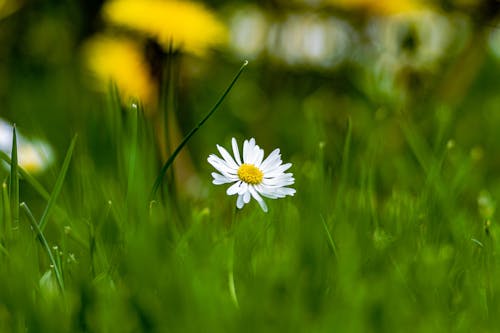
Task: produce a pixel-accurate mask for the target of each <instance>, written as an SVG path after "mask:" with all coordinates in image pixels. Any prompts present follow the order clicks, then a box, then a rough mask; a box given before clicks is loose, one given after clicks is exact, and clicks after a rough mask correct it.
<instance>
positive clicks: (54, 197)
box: [40, 135, 77, 231]
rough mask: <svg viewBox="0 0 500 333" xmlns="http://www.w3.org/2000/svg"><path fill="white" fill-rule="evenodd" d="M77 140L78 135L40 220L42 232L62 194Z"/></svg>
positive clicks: (68, 152) (69, 149)
mask: <svg viewBox="0 0 500 333" xmlns="http://www.w3.org/2000/svg"><path fill="white" fill-rule="evenodd" d="M76 139H77V135H75V136H74V137H73V140H71V144H70V146H69V148H68V151H67V153H66V157H65V158H64V162H63V165H62V168H61V171H60V172H59V176H58V177H57V181H56V184H55V185H54V189H53V191H52V195H51V196H50V198H49V202H48V203H47V207H45V211H44V212H43V215H42V217H41V218H40V230H41V231H43V230H44V228H45V225H46V224H47V221H48V218H49V216H50V213H51V212H52V209H53V208H54V206H55V204H56V201H57V197H58V196H59V194H60V193H61V189H62V186H63V183H64V178H65V177H66V173H67V172H68V167H69V163H70V162H71V156H72V155H73V150H74V149H75V144H76Z"/></svg>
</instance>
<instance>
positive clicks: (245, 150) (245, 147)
mask: <svg viewBox="0 0 500 333" xmlns="http://www.w3.org/2000/svg"><path fill="white" fill-rule="evenodd" d="M249 152H250V151H249V149H248V140H245V141H243V163H247V161H248V155H249Z"/></svg>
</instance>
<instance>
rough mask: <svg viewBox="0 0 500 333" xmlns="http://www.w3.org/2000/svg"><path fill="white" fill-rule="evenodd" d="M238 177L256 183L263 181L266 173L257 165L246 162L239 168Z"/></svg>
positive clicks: (246, 181) (249, 182)
mask: <svg viewBox="0 0 500 333" xmlns="http://www.w3.org/2000/svg"><path fill="white" fill-rule="evenodd" d="M238 177H240V179H241V180H242V181H244V182H245V183H248V184H252V185H256V184H260V183H261V182H262V178H264V174H263V173H262V171H260V169H259V168H257V167H256V166H255V165H252V164H246V163H244V164H242V165H240V167H239V169H238Z"/></svg>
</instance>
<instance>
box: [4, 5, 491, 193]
mask: <svg viewBox="0 0 500 333" xmlns="http://www.w3.org/2000/svg"><path fill="white" fill-rule="evenodd" d="M167 2H168V3H169V4H170V5H171V6H172V7H171V8H166V9H165V12H162V10H163V9H162V8H159V7H154V6H158V1H156V2H155V1H149V2H148V1H146V2H143V5H142V7H141V5H139V6H138V7H137V8H132V7H133V6H132V5H131V3H134V1H108V2H105V1H99V0H89V1H69V0H65V1H63V0H60V1H55V0H50V1H49V0H44V1H42V0H2V1H0V45H1V47H0V116H1V117H2V118H3V119H4V120H6V121H7V122H10V123H17V125H18V129H19V131H20V132H21V133H23V134H24V135H25V136H26V137H28V138H38V139H40V140H44V141H46V142H47V143H48V144H50V145H51V146H52V147H53V151H51V154H55V157H56V161H60V160H61V155H62V154H64V153H63V152H64V150H65V149H66V147H67V145H68V143H69V141H70V138H71V137H72V136H73V134H74V133H79V134H80V135H82V136H83V138H84V139H83V140H84V142H85V141H86V142H87V143H88V147H89V148H88V149H89V152H90V153H91V154H93V155H92V156H93V158H94V159H96V160H97V161H99V158H102V159H103V160H102V161H100V162H98V163H105V160H106V158H107V156H108V154H107V149H109V148H110V147H107V146H106V140H108V139H110V138H109V137H108V135H107V134H106V133H105V132H106V131H107V130H106V128H105V126H103V125H102V121H103V119H105V118H106V113H107V112H109V110H108V104H106V96H105V93H106V91H108V90H109V89H108V88H109V82H110V81H113V82H115V83H116V85H117V87H118V90H119V91H120V93H121V96H122V102H123V104H124V105H127V103H128V104H130V101H131V100H132V99H133V98H135V99H139V100H140V101H141V103H142V104H143V106H144V113H145V115H146V117H149V118H148V119H150V120H151V123H153V124H154V123H158V122H161V121H162V118H161V116H158V114H161V113H162V112H160V111H158V110H165V109H167V108H170V109H172V110H173V111H172V117H173V122H171V123H174V124H176V126H175V127H176V128H173V129H172V128H167V129H166V131H167V132H175V131H177V132H178V134H177V137H179V136H182V134H183V133H187V131H189V129H191V128H192V127H193V125H194V124H195V123H196V122H197V121H198V120H199V119H200V118H201V117H202V116H203V115H204V114H205V112H206V111H207V110H208V109H209V108H210V106H212V105H213V103H214V102H215V101H216V100H217V98H218V97H219V96H220V94H221V93H222V91H223V90H224V89H225V87H226V86H227V84H228V83H229V81H230V79H231V78H232V77H233V75H234V73H235V71H236V70H237V69H238V68H239V66H240V65H241V64H242V62H243V61H244V60H245V59H248V60H249V61H250V65H249V67H248V69H247V70H246V72H245V73H244V76H242V78H241V79H240V81H239V82H238V83H237V85H236V86H235V88H234V90H233V91H232V92H231V94H230V95H229V97H228V99H227V100H226V101H225V102H224V104H223V107H222V109H221V110H219V112H218V113H217V114H216V115H215V116H214V117H213V118H212V119H211V120H210V121H209V122H208V123H207V125H205V127H204V128H202V130H201V131H200V132H199V133H198V134H197V135H196V136H195V137H194V139H193V140H192V142H191V143H190V144H189V152H190V155H189V156H187V157H186V158H185V159H186V161H187V162H186V163H185V164H183V165H184V166H185V167H186V168H187V169H189V170H191V171H189V173H196V171H200V170H203V172H205V173H206V171H207V170H208V167H207V166H206V163H205V159H206V156H207V154H208V153H209V152H211V151H212V150H213V147H214V144H215V143H223V142H228V138H230V137H231V136H237V137H239V138H246V137H251V136H254V137H256V138H257V140H258V141H259V142H261V145H262V146H263V147H264V148H265V149H266V151H270V150H271V149H272V148H274V147H275V146H280V147H282V150H283V151H284V152H285V156H287V157H289V158H291V159H292V160H295V161H301V164H302V165H303V168H305V169H304V170H305V172H306V171H307V170H306V169H307V161H308V160H310V159H311V158H312V156H313V155H314V154H316V148H317V147H318V145H321V146H322V147H324V149H325V150H324V151H325V152H326V153H325V161H326V164H327V165H329V166H331V168H332V169H333V170H335V167H337V166H338V163H339V157H340V156H341V152H342V146H343V142H344V138H345V136H346V133H347V128H348V123H349V122H350V123H351V124H352V135H353V145H354V149H355V151H356V152H357V154H359V155H360V156H361V155H362V154H363V152H364V151H372V150H373V148H374V147H376V151H377V153H376V156H375V159H374V163H375V164H376V165H377V166H379V167H380V168H378V170H380V171H378V173H379V174H377V175H376V176H377V180H378V185H379V186H378V187H377V190H379V191H381V193H382V194H383V192H384V191H390V190H391V188H392V187H393V185H394V183H395V181H396V180H395V179H394V178H395V177H398V178H400V179H401V181H402V182H403V183H404V184H403V186H405V185H408V186H410V188H411V186H412V185H415V184H417V185H418V183H419V181H420V180H419V179H418V177H416V176H415V177H413V176H412V174H413V172H414V171H415V170H416V168H418V167H417V165H418V156H414V160H412V159H411V158H410V159H409V158H407V157H408V155H412V154H414V152H415V149H412V141H411V140H409V133H418V135H419V138H420V139H421V140H420V141H421V143H422V142H423V143H424V148H422V149H428V150H430V151H433V152H439V151H441V150H443V149H444V148H445V147H448V148H453V149H455V151H456V154H458V155H460V156H470V158H471V161H472V162H473V163H476V164H477V165H478V167H479V169H477V170H478V172H477V173H476V174H474V175H469V176H471V177H477V178H478V180H479V181H478V182H475V184H478V187H480V186H482V185H483V184H485V180H486V179H489V180H490V181H491V182H493V183H494V184H496V186H492V188H496V189H497V191H498V189H499V188H500V184H499V182H500V180H499V178H498V173H497V172H498V170H499V168H500V155H499V154H498V151H499V149H500V140H499V139H500V136H499V134H498V128H499V127H500V110H499V108H500V94H499V93H498V89H499V87H500V86H499V83H500V82H499V73H500V27H499V25H500V23H499V22H500V16H499V10H500V2H499V1H497V0H484V1H474V0H441V1H437V0H436V1H416V0H414V1H409V0H401V1H395V0H394V1H393V0H387V1H371V0H355V1H349V0H302V1H300V0H295V1H290V0H286V1H280V0H273V1H223V0H212V1H204V2H202V3H201V2H197V3H188V5H187V6H185V5H186V2H178V1H177V2H169V1H167ZM135 3H136V4H137V3H140V2H135ZM144 4H146V5H144ZM191 5H193V6H191ZM131 6H132V7H131ZM148 6H149V7H148ZM176 6H177V7H176ZM190 6H191V7H190ZM173 13H175V15H173ZM165 25H166V26H167V27H166V28H165ZM155 29H156V30H155ZM162 29H163V30H167V31H166V32H165V31H163V30H162ZM170 55H171V56H170ZM172 59H173V60H172ZM172 63H174V65H172ZM169 64H170V65H169ZM169 66H170V67H169ZM164 68H176V69H175V74H174V75H173V76H174V77H175V78H174V79H172V78H171V77H172V76H171V77H170V79H165V76H164ZM165 82H174V83H175V84H174V85H170V86H175V88H174V89H173V92H171V96H174V98H172V100H173V101H174V102H172V103H170V104H168V103H166V104H165V103H162V98H161V96H162V95H163V92H164V91H165V87H167V86H169V85H168V84H166V83H165ZM103 92H104V93H103ZM168 105H170V106H168ZM106 119H107V118H106ZM153 126H155V125H153ZM159 131H161V129H159ZM163 131H165V129H163ZM172 140H173V141H174V142H175V140H178V139H175V138H173V139H172ZM157 144H158V145H159V146H161V143H158V142H157ZM421 146H422V145H421ZM413 148H415V145H414V144H413ZM161 149H167V150H168V147H166V146H165V147H161ZM412 152H413V153H412ZM159 154H160V155H164V154H165V153H164V152H163V153H162V152H160V153H159ZM416 155H418V154H416ZM355 159H356V156H355ZM360 161H361V160H360ZM180 163H181V162H180ZM360 163H361V162H360ZM415 173H416V172H415ZM494 175H496V177H492V176H494ZM490 184H491V183H490ZM477 190H479V189H477ZM498 194H499V195H500V193H498Z"/></svg>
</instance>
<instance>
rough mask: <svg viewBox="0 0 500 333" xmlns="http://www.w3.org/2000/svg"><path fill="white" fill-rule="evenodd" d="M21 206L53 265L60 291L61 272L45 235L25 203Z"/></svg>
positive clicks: (62, 282) (61, 285) (62, 285)
mask: <svg viewBox="0 0 500 333" xmlns="http://www.w3.org/2000/svg"><path fill="white" fill-rule="evenodd" d="M21 208H22V209H23V210H24V213H25V214H26V216H27V217H28V221H29V222H30V224H31V227H32V228H33V230H34V231H35V232H36V234H37V238H38V240H39V241H40V243H42V246H43V247H44V248H45V251H47V254H48V256H49V260H50V263H51V264H52V266H53V267H54V272H55V274H56V280H57V284H58V285H59V288H60V290H61V292H62V291H64V281H63V279H62V274H61V271H60V270H59V266H58V265H57V262H56V260H55V259H54V255H53V254H52V250H51V249H50V246H49V243H47V240H46V239H45V236H44V235H43V232H42V230H40V227H39V226H38V223H36V220H35V217H34V216H33V214H32V213H31V211H30V209H29V208H28V206H27V205H26V203H24V202H23V203H21Z"/></svg>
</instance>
